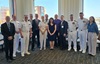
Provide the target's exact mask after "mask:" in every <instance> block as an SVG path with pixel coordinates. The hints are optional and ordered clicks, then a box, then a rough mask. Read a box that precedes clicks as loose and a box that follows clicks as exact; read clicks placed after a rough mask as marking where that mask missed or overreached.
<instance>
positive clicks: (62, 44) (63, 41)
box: [59, 35, 67, 50]
mask: <svg viewBox="0 0 100 64" xmlns="http://www.w3.org/2000/svg"><path fill="white" fill-rule="evenodd" d="M59 41H60V49H61V50H64V49H66V48H67V45H66V37H64V36H63V35H60V36H59Z"/></svg>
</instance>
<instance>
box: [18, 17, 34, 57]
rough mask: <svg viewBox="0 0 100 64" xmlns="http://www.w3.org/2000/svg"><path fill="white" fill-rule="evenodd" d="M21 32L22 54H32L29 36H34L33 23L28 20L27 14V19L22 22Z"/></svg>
mask: <svg viewBox="0 0 100 64" xmlns="http://www.w3.org/2000/svg"><path fill="white" fill-rule="evenodd" d="M20 34H21V56H22V57H24V54H27V55H30V53H29V52H28V46H29V36H30V37H32V25H31V23H30V22H29V21H28V16H27V15H25V20H24V21H23V22H22V23H21V26H20Z"/></svg>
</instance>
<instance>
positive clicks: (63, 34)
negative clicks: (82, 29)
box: [58, 15, 68, 50]
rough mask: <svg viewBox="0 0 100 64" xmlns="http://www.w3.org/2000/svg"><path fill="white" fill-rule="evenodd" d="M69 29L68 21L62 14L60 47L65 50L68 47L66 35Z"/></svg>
mask: <svg viewBox="0 0 100 64" xmlns="http://www.w3.org/2000/svg"><path fill="white" fill-rule="evenodd" d="M67 30H68V23H67V21H65V20H64V16H63V15H61V23H60V28H59V33H58V35H59V37H60V49H61V50H64V49H65V48H66V36H67Z"/></svg>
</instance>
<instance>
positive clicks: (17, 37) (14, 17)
mask: <svg viewBox="0 0 100 64" xmlns="http://www.w3.org/2000/svg"><path fill="white" fill-rule="evenodd" d="M12 18H13V20H12V23H13V24H14V25H15V31H16V33H15V36H14V44H13V57H16V52H20V51H19V50H18V47H19V38H20V33H19V26H20V22H19V21H17V20H16V16H13V17H12Z"/></svg>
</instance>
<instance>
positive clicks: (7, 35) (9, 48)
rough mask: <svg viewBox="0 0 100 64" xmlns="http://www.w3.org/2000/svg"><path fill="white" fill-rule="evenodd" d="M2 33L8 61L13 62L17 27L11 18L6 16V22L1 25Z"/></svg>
mask: <svg viewBox="0 0 100 64" xmlns="http://www.w3.org/2000/svg"><path fill="white" fill-rule="evenodd" d="M1 33H2V35H3V36H4V45H5V54H6V60H7V61H8V62H11V61H12V60H14V59H13V40H14V35H15V26H14V24H13V23H11V22H10V17H9V16H6V22H5V23H3V24H2V25H1Z"/></svg>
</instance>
